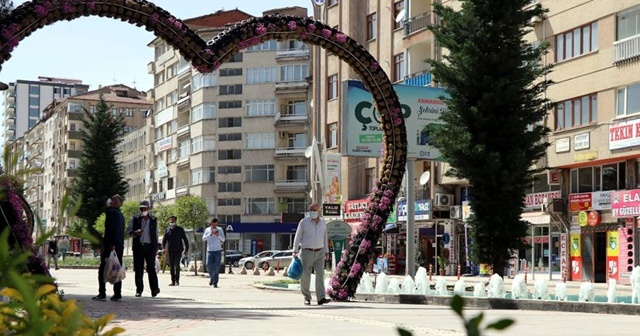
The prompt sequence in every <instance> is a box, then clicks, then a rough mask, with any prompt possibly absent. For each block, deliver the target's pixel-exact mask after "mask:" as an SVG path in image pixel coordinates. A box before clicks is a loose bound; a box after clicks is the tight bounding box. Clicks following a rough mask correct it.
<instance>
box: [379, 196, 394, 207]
mask: <svg viewBox="0 0 640 336" xmlns="http://www.w3.org/2000/svg"><path fill="white" fill-rule="evenodd" d="M380 203H381V204H384V205H391V199H390V198H389V197H387V196H382V198H381V199H380Z"/></svg>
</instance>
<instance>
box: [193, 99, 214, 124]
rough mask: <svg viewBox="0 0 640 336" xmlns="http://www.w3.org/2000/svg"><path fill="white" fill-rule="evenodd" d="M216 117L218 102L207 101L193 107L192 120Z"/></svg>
mask: <svg viewBox="0 0 640 336" xmlns="http://www.w3.org/2000/svg"><path fill="white" fill-rule="evenodd" d="M215 118H216V103H214V102H207V103H202V104H198V105H196V106H194V107H192V108H191V122H192V123H194V122H196V121H200V120H203V119H215Z"/></svg>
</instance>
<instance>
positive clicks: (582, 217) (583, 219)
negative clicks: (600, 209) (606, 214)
mask: <svg viewBox="0 0 640 336" xmlns="http://www.w3.org/2000/svg"><path fill="white" fill-rule="evenodd" d="M588 222H589V219H588V216H587V212H586V211H580V212H579V213H578V224H579V225H580V226H582V227H584V226H587V224H588Z"/></svg>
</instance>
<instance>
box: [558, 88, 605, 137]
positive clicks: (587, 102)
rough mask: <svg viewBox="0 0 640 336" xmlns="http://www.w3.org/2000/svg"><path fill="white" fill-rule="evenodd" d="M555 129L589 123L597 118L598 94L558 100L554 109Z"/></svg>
mask: <svg viewBox="0 0 640 336" xmlns="http://www.w3.org/2000/svg"><path fill="white" fill-rule="evenodd" d="M555 118H556V125H555V130H561V129H566V128H571V127H576V126H582V125H589V124H590V123H592V122H596V121H597V120H598V94H596V93H593V94H590V95H586V96H582V97H578V98H574V99H568V100H565V101H562V102H559V103H558V104H557V105H556V110H555Z"/></svg>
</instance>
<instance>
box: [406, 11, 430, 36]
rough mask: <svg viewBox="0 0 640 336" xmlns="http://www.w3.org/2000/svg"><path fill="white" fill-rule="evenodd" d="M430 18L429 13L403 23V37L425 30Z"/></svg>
mask: <svg viewBox="0 0 640 336" xmlns="http://www.w3.org/2000/svg"><path fill="white" fill-rule="evenodd" d="M430 18H431V13H430V12H424V13H422V14H418V15H416V16H414V17H412V18H410V19H408V20H407V21H405V23H404V36H407V35H411V34H413V33H415V32H417V31H418V30H422V29H426V28H427V26H428V25H429V21H430Z"/></svg>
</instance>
